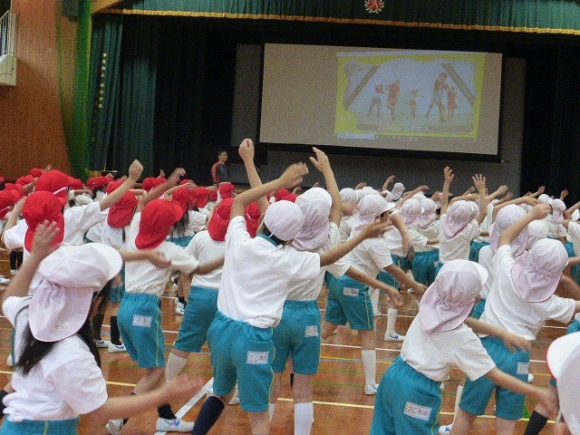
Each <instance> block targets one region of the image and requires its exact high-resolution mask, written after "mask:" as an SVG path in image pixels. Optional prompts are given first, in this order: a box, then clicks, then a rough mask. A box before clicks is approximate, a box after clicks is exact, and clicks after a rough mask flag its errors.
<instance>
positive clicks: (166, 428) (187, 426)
mask: <svg viewBox="0 0 580 435" xmlns="http://www.w3.org/2000/svg"><path fill="white" fill-rule="evenodd" d="M193 425H194V423H193V421H185V420H182V419H180V418H173V419H170V420H166V419H164V418H158V419H157V424H156V425H155V429H156V430H158V431H160V432H191V431H192V430H193Z"/></svg>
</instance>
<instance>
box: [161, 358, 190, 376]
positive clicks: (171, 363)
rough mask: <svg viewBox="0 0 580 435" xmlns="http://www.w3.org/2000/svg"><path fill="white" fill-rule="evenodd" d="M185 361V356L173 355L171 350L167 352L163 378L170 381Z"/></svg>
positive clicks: (183, 365) (181, 368)
mask: <svg viewBox="0 0 580 435" xmlns="http://www.w3.org/2000/svg"><path fill="white" fill-rule="evenodd" d="M186 363H187V358H182V357H180V356H177V355H175V354H174V353H173V352H169V357H168V358H167V364H166V365H165V380H166V381H167V382H171V381H172V380H174V379H175V378H176V377H177V375H179V373H180V372H181V370H183V367H185V364H186Z"/></svg>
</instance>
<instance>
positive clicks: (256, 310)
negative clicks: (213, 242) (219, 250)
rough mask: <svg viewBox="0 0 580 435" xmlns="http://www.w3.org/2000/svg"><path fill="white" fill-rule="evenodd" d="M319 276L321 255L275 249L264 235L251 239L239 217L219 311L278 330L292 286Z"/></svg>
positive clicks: (230, 237) (229, 242)
mask: <svg viewBox="0 0 580 435" xmlns="http://www.w3.org/2000/svg"><path fill="white" fill-rule="evenodd" d="M319 273H320V255H318V254H316V253H313V252H299V251H296V250H295V249H293V248H291V247H289V246H275V245H274V243H273V242H271V241H270V240H268V239H266V238H264V237H262V236H261V235H258V236H256V237H255V238H251V237H250V234H249V233H248V230H247V228H246V221H245V220H244V217H243V216H236V217H234V218H233V219H232V220H231V221H230V225H229V227H228V232H227V234H226V257H225V263H224V267H223V271H222V281H221V284H220V292H219V295H218V309H219V310H220V311H221V312H222V313H224V314H225V315H226V316H228V317H230V318H232V319H234V320H240V321H243V322H247V323H249V324H250V325H253V326H255V327H258V328H269V327H274V326H276V325H278V323H280V319H281V317H282V310H283V308H284V302H285V300H286V296H287V295H288V287H289V285H290V283H291V282H293V281H301V280H307V279H316V277H317V276H318V274H319Z"/></svg>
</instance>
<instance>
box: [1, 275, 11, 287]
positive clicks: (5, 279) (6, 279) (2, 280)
mask: <svg viewBox="0 0 580 435" xmlns="http://www.w3.org/2000/svg"><path fill="white" fill-rule="evenodd" d="M7 284H10V278H4V277H1V278H0V285H7Z"/></svg>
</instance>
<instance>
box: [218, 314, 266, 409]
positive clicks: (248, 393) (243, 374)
mask: <svg viewBox="0 0 580 435" xmlns="http://www.w3.org/2000/svg"><path fill="white" fill-rule="evenodd" d="M207 338H208V343H209V346H210V348H211V364H212V367H213V377H214V379H213V390H214V393H215V394H216V395H218V396H227V395H228V394H229V393H231V392H232V391H233V390H234V388H235V386H236V381H237V383H238V394H239V396H240V405H241V407H242V409H243V410H244V411H247V412H266V411H268V409H269V407H270V403H269V402H270V390H271V387H272V381H273V379H274V372H273V371H272V359H273V358H274V345H273V343H272V328H256V327H255V326H252V325H250V324H249V323H246V322H241V321H239V320H234V319H231V318H229V317H227V316H226V315H224V314H223V313H222V312H220V311H218V312H217V313H216V316H215V318H214V321H213V322H212V324H211V326H210V327H209V331H208V333H207Z"/></svg>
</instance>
